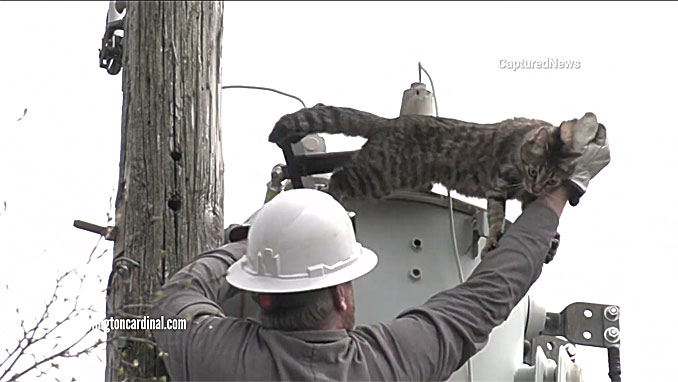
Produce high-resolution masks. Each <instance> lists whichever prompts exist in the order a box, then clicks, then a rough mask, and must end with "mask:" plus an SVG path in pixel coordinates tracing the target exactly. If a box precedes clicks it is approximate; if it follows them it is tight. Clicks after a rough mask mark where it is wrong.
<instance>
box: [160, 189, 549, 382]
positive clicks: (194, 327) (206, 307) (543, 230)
mask: <svg viewBox="0 0 678 382" xmlns="http://www.w3.org/2000/svg"><path fill="white" fill-rule="evenodd" d="M557 226H558V217H557V215H556V214H555V213H554V212H553V211H552V210H551V209H549V208H548V207H546V206H545V205H544V204H541V203H539V202H535V203H532V204H530V205H529V206H528V207H527V209H525V211H524V212H523V214H522V215H521V216H520V217H519V218H518V219H517V220H516V222H515V223H514V224H512V225H511V227H510V228H509V229H508V230H507V232H506V233H505V234H504V236H503V237H502V239H501V240H500V242H499V245H498V247H497V248H496V249H495V250H493V251H492V252H491V253H490V254H489V255H488V256H487V257H486V258H485V259H484V260H483V261H482V262H481V263H480V264H479V265H478V266H477V267H476V269H475V270H474V271H473V273H472V274H471V276H470V277H469V278H468V280H467V281H466V282H465V283H463V284H460V285H458V286H456V287H454V288H452V289H448V290H445V291H442V292H440V293H438V294H436V295H434V296H433V297H431V298H430V299H429V300H428V301H426V302H425V303H424V304H423V305H421V306H418V307H415V308H411V309H408V310H406V311H404V312H402V313H401V314H400V315H399V316H398V317H396V318H395V319H394V320H392V321H389V322H383V323H377V324H371V325H361V326H357V327H356V328H355V329H354V330H349V331H347V330H323V331H301V332H284V331H278V330H271V329H266V328H263V327H262V326H261V325H259V324H258V323H257V322H255V321H252V320H245V319H241V318H237V317H232V316H228V315H226V314H224V309H222V307H224V306H227V305H228V301H232V300H234V299H237V298H239V297H238V296H240V295H242V293H240V292H239V291H237V290H236V289H235V288H233V287H230V286H229V284H228V283H227V282H226V280H225V278H224V275H225V274H226V270H227V269H228V267H229V266H230V265H231V264H233V262H234V261H235V259H236V258H239V257H240V256H242V254H243V252H244V250H245V247H244V244H242V243H240V244H239V243H235V244H229V245H227V246H224V247H221V248H219V249H218V250H215V251H212V252H209V253H206V254H204V255H202V256H200V257H199V258H198V259H197V260H196V261H194V262H193V263H191V264H189V265H188V266H186V267H184V268H183V269H182V270H180V271H179V272H177V274H175V275H174V276H173V277H172V278H171V279H170V280H169V281H168V282H167V283H166V285H165V286H164V287H163V289H162V293H161V295H160V296H159V297H158V298H156V301H155V302H154V309H153V316H154V317H159V316H165V317H166V318H169V317H187V318H188V319H189V325H188V329H187V330H184V331H155V332H154V336H155V339H156V341H157V343H158V345H159V347H160V348H161V350H162V351H163V352H166V353H167V356H166V358H165V363H166V365H167V367H168V369H169V372H170V376H171V377H172V380H174V381H183V380H196V381H206V380H235V381H244V380H255V381H271V380H309V381H310V380H314V381H315V380H341V381H359V380H360V381H362V380H419V381H423V380H445V379H447V378H449V376H450V375H451V374H452V372H453V371H455V370H456V369H458V368H459V367H460V366H461V365H463V363H464V362H465V361H466V360H467V359H468V358H469V357H471V356H472V355H474V354H475V353H476V352H478V351H479V350H480V349H481V348H482V347H483V346H484V344H485V343H486V342H487V340H488V336H489V334H490V332H491V331H492V329H493V328H494V327H496V326H498V325H499V324H501V323H502V322H504V321H505V320H506V318H507V317H508V315H509V313H510V312H511V310H512V309H513V307H514V306H515V305H516V304H517V303H518V302H519V301H520V299H521V298H522V297H523V296H524V295H525V294H526V293H527V291H528V289H529V288H530V286H531V285H532V283H534V281H536V280H537V277H539V274H540V273H541V269H542V265H543V263H544V259H545V257H546V253H547V251H548V249H549V246H550V243H551V239H552V238H553V237H554V235H555V232H556V227H557ZM382 256H387V254H382ZM382 261H387V260H383V259H382ZM356 293H359V291H356ZM226 310H227V309H226Z"/></svg>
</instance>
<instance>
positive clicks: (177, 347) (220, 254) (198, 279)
mask: <svg viewBox="0 0 678 382" xmlns="http://www.w3.org/2000/svg"><path fill="white" fill-rule="evenodd" d="M245 250H246V244H245V242H237V243H232V244H228V245H226V246H223V247H220V248H218V249H215V250H213V251H210V252H207V253H205V254H202V255H200V256H199V257H198V258H197V259H196V260H195V261H193V262H192V263H190V264H189V265H187V266H185V267H184V268H182V269H181V270H180V271H178V272H177V273H176V274H175V275H174V276H172V277H171V278H170V279H169V281H168V282H167V283H165V285H164V286H163V287H162V289H161V290H160V291H159V292H158V293H157V294H156V297H155V299H154V300H153V309H152V312H151V315H152V317H153V318H158V317H164V318H165V320H167V319H169V318H183V319H186V321H187V330H177V331H166V330H155V331H154V332H153V336H154V338H155V340H156V342H157V344H158V347H159V348H160V350H161V351H162V352H163V353H166V359H165V365H166V366H167V368H168V369H169V372H170V376H171V377H172V379H176V380H186V379H188V378H189V375H188V374H187V373H188V371H187V370H186V369H185V365H186V357H187V356H188V355H187V354H186V349H187V348H188V347H189V343H190V341H191V336H192V334H191V333H192V332H194V331H195V330H198V327H197V326H196V325H195V324H194V323H196V319H198V318H200V317H203V316H217V317H221V318H226V317H227V315H228V314H225V313H224V311H225V310H226V313H229V312H228V311H229V308H228V307H229V306H231V307H232V306H233V302H234V301H236V300H237V299H235V298H234V297H236V296H238V295H239V294H240V292H241V291H240V290H238V289H236V288H233V287H231V286H230V285H229V284H228V283H227V282H226V271H227V270H228V267H230V266H231V265H232V264H233V263H234V262H235V261H236V260H237V259H239V258H240V257H241V256H242V255H243V254H244V253H245ZM236 302H237V301H236ZM233 315H236V314H233Z"/></svg>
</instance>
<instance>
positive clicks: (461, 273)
mask: <svg viewBox="0 0 678 382" xmlns="http://www.w3.org/2000/svg"><path fill="white" fill-rule="evenodd" d="M422 71H423V72H424V73H425V74H426V77H428V82H429V83H430V84H431V94H432V95H433V104H434V105H435V108H436V117H439V115H438V97H436V88H435V86H433V79H432V78H431V75H430V74H428V72H427V71H426V69H424V67H423V66H422V65H421V62H419V82H420V83H421V72H422ZM447 201H448V202H449V209H450V215H449V216H450V233H451V234H452V245H453V247H454V255H455V256H454V259H455V261H456V262H457V271H458V275H459V282H460V283H463V282H464V281H466V278H465V277H464V271H463V270H462V268H461V256H460V254H459V247H458V246H457V232H456V230H455V228H454V205H453V203H452V194H451V193H450V189H449V188H448V189H447ZM466 372H467V375H468V380H469V382H473V364H472V363H471V358H469V359H468V360H467V361H466Z"/></svg>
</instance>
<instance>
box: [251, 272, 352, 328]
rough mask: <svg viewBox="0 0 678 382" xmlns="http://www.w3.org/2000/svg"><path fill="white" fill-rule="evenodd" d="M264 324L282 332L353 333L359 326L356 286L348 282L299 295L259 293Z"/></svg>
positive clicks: (258, 298)
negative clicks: (355, 299)
mask: <svg viewBox="0 0 678 382" xmlns="http://www.w3.org/2000/svg"><path fill="white" fill-rule="evenodd" d="M255 298H256V300H257V302H258V303H259V306H260V307H261V323H262V325H263V326H264V327H267V328H271V329H278V330H287V331H298V330H331V329H346V330H351V329H353V326H354V325H355V303H354V299H353V285H352V283H351V282H350V281H349V282H346V283H343V284H340V285H335V286H331V287H327V288H322V289H316V290H312V291H307V292H295V293H276V294H271V293H258V294H256V295H255Z"/></svg>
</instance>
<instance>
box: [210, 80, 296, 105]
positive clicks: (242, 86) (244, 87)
mask: <svg viewBox="0 0 678 382" xmlns="http://www.w3.org/2000/svg"><path fill="white" fill-rule="evenodd" d="M221 88H222V89H254V90H266V91H269V92H273V93H278V94H280V95H284V96H287V97H290V98H294V99H296V100H297V101H299V102H301V105H302V106H303V107H304V108H306V104H305V103H304V101H302V100H301V98H299V97H297V96H295V95H292V94H289V93H285V92H281V91H280V90H276V89H273V88H267V87H263V86H249V85H226V86H222V87H221Z"/></svg>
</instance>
